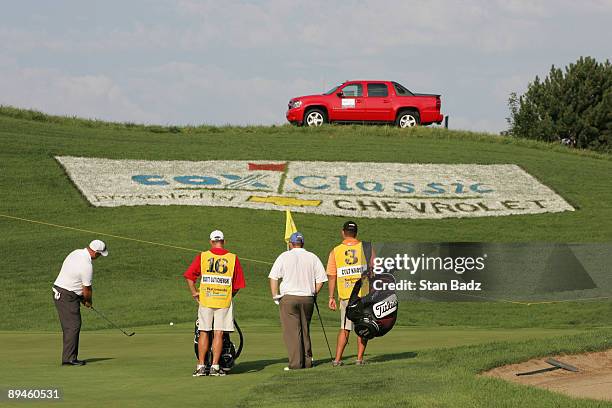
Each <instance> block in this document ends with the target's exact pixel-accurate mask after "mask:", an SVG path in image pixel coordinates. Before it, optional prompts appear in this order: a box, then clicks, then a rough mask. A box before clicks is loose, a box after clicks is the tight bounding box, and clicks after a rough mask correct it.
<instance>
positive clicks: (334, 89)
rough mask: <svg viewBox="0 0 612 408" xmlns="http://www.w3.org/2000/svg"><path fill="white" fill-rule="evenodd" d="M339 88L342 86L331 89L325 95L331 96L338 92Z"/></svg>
mask: <svg viewBox="0 0 612 408" xmlns="http://www.w3.org/2000/svg"><path fill="white" fill-rule="evenodd" d="M339 87H340V85H338V86H334V87H333V88H332V89H330V90H329V91H327V92H325V93H324V94H323V95H331V94H333V93H334V92H336V89H338V88H339Z"/></svg>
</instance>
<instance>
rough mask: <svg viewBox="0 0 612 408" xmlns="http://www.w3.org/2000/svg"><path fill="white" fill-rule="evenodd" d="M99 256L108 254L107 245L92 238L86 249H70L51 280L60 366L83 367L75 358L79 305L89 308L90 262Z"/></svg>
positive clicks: (90, 296) (78, 330)
mask: <svg viewBox="0 0 612 408" xmlns="http://www.w3.org/2000/svg"><path fill="white" fill-rule="evenodd" d="M100 255H102V256H106V255H108V248H106V244H105V243H104V242H103V241H100V240H99V239H95V240H93V241H91V243H90V244H89V246H88V247H87V248H83V249H76V250H74V251H72V252H71V253H70V254H68V256H67V257H66V259H64V263H63V264H62V269H61V270H60V273H59V275H57V279H55V282H54V283H53V288H52V289H53V300H54V302H55V308H56V309H57V314H58V315H59V320H60V323H61V325H62V332H63V333H64V337H63V345H64V347H63V352H62V365H72V366H82V365H85V361H83V360H79V359H78V354H79V334H80V332H81V307H80V303H83V305H84V306H85V307H91V299H92V295H93V289H92V280H93V264H92V261H93V260H94V259H97V258H98V257H99V256H100Z"/></svg>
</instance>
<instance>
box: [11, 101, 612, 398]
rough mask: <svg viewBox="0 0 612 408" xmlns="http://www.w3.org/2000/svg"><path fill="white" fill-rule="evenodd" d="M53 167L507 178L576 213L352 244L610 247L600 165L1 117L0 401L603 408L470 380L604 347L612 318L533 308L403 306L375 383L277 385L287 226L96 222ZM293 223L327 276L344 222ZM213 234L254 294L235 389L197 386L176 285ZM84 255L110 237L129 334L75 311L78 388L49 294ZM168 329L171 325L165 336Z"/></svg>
mask: <svg viewBox="0 0 612 408" xmlns="http://www.w3.org/2000/svg"><path fill="white" fill-rule="evenodd" d="M347 146H351V149H350V152H347ZM56 155H72V156H84V157H102V158H115V159H121V158H125V159H127V158H129V159H148V160H212V159H215V160H224V159H226V160H229V159H234V160H240V159H242V160H326V161H342V160H351V161H374V162H401V163H482V164H489V163H514V164H518V165H520V166H521V167H522V168H524V169H525V170H526V171H528V172H529V173H530V174H532V175H533V176H535V177H537V178H538V179H539V180H541V181H542V182H543V183H544V184H546V185H547V186H549V187H551V188H553V189H554V190H555V191H557V192H558V193H559V194H560V195H561V196H563V197H564V198H565V199H566V200H568V201H569V202H570V203H571V204H572V205H573V206H574V207H575V208H576V209H577V211H575V212H565V213H557V214H542V215H525V216H507V217H485V218H472V219H443V220H396V219H386V220H385V219H359V220H357V221H358V222H359V225H360V231H361V232H360V235H361V236H362V237H363V238H364V239H369V240H374V241H387V242H453V241H464V242H465V241H478V242H535V241H537V242H610V241H611V240H612V189H611V188H610V187H611V186H610V182H609V175H610V174H612V160H611V159H612V156H609V155H601V154H596V153H592V152H584V151H576V150H571V149H567V148H565V147H562V146H558V145H549V144H544V143H538V142H532V141H522V140H515V139H511V138H505V137H499V136H493V135H487V134H477V133H469V132H457V131H448V130H444V129H428V128H417V129H410V130H399V129H395V128H389V127H362V126H326V127H323V128H319V129H304V128H295V127H290V126H280V127H210V126H200V127H182V128H181V127H173V126H167V127H163V126H140V125H134V124H118V123H107V122H100V121H91V120H82V119H78V118H64V117H54V116H48V115H44V114H42V113H38V112H33V111H26V110H19V109H15V108H10V107H0V175H1V177H0V231H1V233H2V234H1V236H0V254H1V257H0V271H1V273H0V307H1V309H2V310H3V311H5V313H4V316H3V319H2V320H1V321H0V339H1V340H2V344H3V348H2V350H0V359H1V360H2V361H3V362H4V365H3V367H2V369H0V384H2V385H5V384H6V385H11V386H14V387H18V386H19V387H33V386H41V387H48V386H50V385H54V384H55V385H57V386H61V387H62V388H63V390H64V394H65V397H64V402H63V405H65V406H81V405H82V401H83V400H92V401H100V402H99V404H102V403H103V404H104V405H105V406H118V407H119V406H134V407H136V406H151V403H154V404H158V405H160V404H161V405H164V406H185V405H188V404H193V402H194V401H196V400H198V398H200V400H204V399H205V398H206V399H207V400H209V401H215V402H216V403H217V405H220V406H244V407H258V406H265V407H272V406H283V407H286V406H300V407H309V406H325V407H336V406H338V407H343V406H347V401H349V400H350V401H351V404H354V405H365V404H367V406H371V407H372V406H386V407H387V406H397V407H400V406H401V407H404V406H419V407H420V406H432V407H434V406H435V407H456V406H474V407H491V406H496V407H515V406H545V407H557V406H575V407H604V406H610V404H608V403H605V402H594V401H587V400H572V399H569V398H568V397H565V396H560V395H556V394H553V393H551V392H547V391H543V390H538V389H531V388H524V387H521V386H517V385H514V384H507V383H505V382H503V381H500V380H497V379H491V378H481V377H478V376H477V375H476V374H477V373H479V372H481V371H483V370H486V369H489V368H491V367H494V366H497V365H501V364H505V363H510V362H517V361H521V360H526V359H529V358H532V357H537V356H546V355H549V354H551V353H562V352H580V351H588V350H596V349H602V348H608V347H609V344H610V343H609V341H610V340H609V339H610V336H611V334H612V329H610V327H612V302H610V301H591V302H588V301H587V302H564V303H553V304H538V305H533V306H529V307H527V306H524V305H516V304H508V303H492V302H485V303H480V302H479V303H429V302H411V303H407V304H402V305H401V312H400V317H399V321H398V325H397V326H396V328H394V330H393V331H392V332H391V333H389V334H388V335H387V336H385V337H383V338H380V339H375V340H373V341H372V342H371V344H370V346H369V347H368V357H367V358H368V360H369V361H370V363H371V364H370V365H369V366H366V367H356V366H349V367H343V368H341V369H340V371H338V369H332V368H331V367H330V366H329V365H328V364H326V365H325V366H322V367H317V368H316V369H315V370H311V371H308V370H306V371H304V372H291V373H285V372H283V371H282V367H283V366H284V363H285V361H286V354H285V351H284V348H283V345H282V341H281V335H280V329H279V327H278V311H277V308H276V307H275V306H274V304H273V303H272V302H271V301H270V299H269V294H268V282H267V273H268V268H269V264H268V263H269V262H272V261H273V260H274V259H275V257H276V256H277V255H278V254H279V253H280V252H281V251H282V250H283V248H284V242H283V239H282V234H283V232H284V214H283V213H281V212H277V211H257V210H247V209H237V208H213V207H188V206H180V207H179V206H174V207H170V206H168V207H161V206H140V207H117V208H95V207H92V206H90V205H89V204H88V203H87V202H86V200H85V199H84V198H83V197H82V196H81V194H80V193H79V192H78V190H77V189H76V187H75V186H74V185H73V184H72V183H71V181H70V180H69V179H68V177H67V176H66V174H65V173H64V171H63V169H62V168H61V167H60V166H59V165H58V163H57V162H56V161H55V160H54V158H53V156H56ZM8 217H18V218H21V219H28V220H35V221H38V222H42V223H47V224H41V223H32V222H27V221H23V220H18V219H15V218H8ZM294 218H295V221H296V223H297V225H298V227H299V229H300V230H301V231H302V232H304V234H305V236H306V239H307V245H308V249H310V250H312V251H314V252H315V253H317V254H318V255H319V256H320V257H321V258H322V259H325V258H326V256H327V253H328V251H329V250H330V249H331V248H332V247H333V246H334V245H335V244H336V243H337V242H338V240H339V236H338V235H339V230H340V228H341V225H342V223H343V222H344V219H343V218H341V217H331V216H320V215H311V214H294ZM48 224H54V225H56V226H52V225H48ZM57 225H61V226H67V227H70V228H74V229H65V228H58V227H57ZM215 228H221V229H223V231H224V232H225V235H226V237H227V245H228V247H229V248H230V249H231V250H232V251H234V252H236V253H238V255H239V256H240V257H241V258H242V260H243V265H244V266H245V272H246V279H247V289H245V290H243V291H242V292H241V293H240V294H239V297H238V298H237V299H236V317H237V319H238V321H239V322H240V324H241V326H242V327H243V329H244V331H245V337H246V342H247V343H246V346H245V352H244V354H243V356H241V357H240V359H239V361H238V365H237V367H236V369H235V371H234V372H233V373H232V375H230V376H228V377H226V378H223V379H215V378H205V379H201V378H198V379H192V378H191V377H190V370H191V369H192V368H193V354H192V353H193V351H192V344H191V336H192V334H191V331H192V327H193V326H192V325H193V323H192V322H193V320H194V318H195V304H194V303H193V301H192V300H191V299H190V296H189V294H188V293H187V290H186V288H185V286H186V285H185V283H184V281H183V279H182V277H181V274H182V272H183V271H184V270H185V268H186V267H187V265H188V264H189V262H190V261H191V259H192V258H193V256H194V255H195V251H190V250H186V249H179V248H172V247H183V248H205V247H206V245H207V240H208V234H209V232H210V231H211V230H212V229H215ZM78 229H80V230H87V231H96V232H98V234H92V233H89V232H83V231H79V230H78ZM100 234H107V235H100ZM122 237H125V238H130V239H124V238H122ZM93 238H103V239H104V240H105V241H106V242H107V244H108V245H109V248H110V253H111V254H110V256H109V257H107V258H103V259H100V260H98V261H96V264H95V283H94V288H95V290H94V304H95V305H96V306H97V307H98V308H99V309H101V310H103V311H104V312H105V313H106V314H107V315H108V316H109V317H111V318H112V319H114V320H116V321H117V322H119V323H120V324H121V325H123V326H127V327H131V328H135V329H136V332H137V335H136V336H134V337H130V338H125V337H122V336H121V335H120V333H117V332H116V331H114V330H99V329H101V328H106V327H107V324H106V323H105V322H104V321H101V320H100V319H98V318H96V317H95V316H94V315H92V314H91V313H89V312H88V311H83V317H84V329H85V330H87V331H86V332H85V333H83V339H82V348H81V350H82V352H81V354H82V356H83V357H84V358H90V359H91V360H90V363H91V364H88V366H86V367H83V368H82V369H81V368H78V369H77V370H85V371H70V370H71V368H61V367H58V364H57V358H58V357H59V350H60V343H61V336H60V335H59V334H58V333H56V332H57V331H58V330H59V324H58V322H57V317H56V312H55V309H54V307H53V304H52V301H51V291H50V286H51V284H52V282H53V280H54V279H55V276H56V275H57V273H58V271H59V268H60V265H61V263H62V261H63V259H64V257H65V255H66V254H67V253H68V252H70V251H71V250H73V249H75V248H79V247H84V246H85V245H86V244H87V243H88V242H89V241H90V240H91V239H93ZM137 240H140V241H149V242H155V243H161V244H165V245H168V246H159V245H153V244H151V243H146V242H139V241H137ZM324 309H325V310H324ZM326 309H327V308H322V309H321V310H322V313H323V320H324V321H325V324H326V327H327V330H328V336H330V333H331V336H330V339H332V341H333V337H334V334H335V332H336V328H337V324H338V316H337V315H336V314H333V313H332V312H330V311H328V310H326ZM170 321H173V322H175V323H178V324H176V325H174V326H168V322H170ZM319 330H320V328H319V326H318V322H313V342H314V346H313V349H314V351H315V356H316V359H317V360H318V361H320V362H327V361H329V360H328V359H327V357H326V354H327V348H326V346H325V345H324V343H323V339H322V334H321V332H320V331H319ZM570 336H571V337H570ZM24 345H27V347H24ZM354 349H355V344H354V339H353V340H352V342H351V344H350V345H349V348H348V349H347V357H349V361H352V359H353V357H354V355H353V354H354V351H355V350H354ZM67 370H68V371H67ZM83 373H85V374H83ZM217 380H218V381H217ZM202 381H203V382H204V383H208V384H204V385H205V386H206V396H205V397H203V396H202V395H200V394H197V393H196V392H195V391H194V390H195V389H197V388H198V387H199V386H201V385H199V384H201V383H202ZM209 381H212V382H213V383H215V384H212V385H213V386H210V385H211V384H210V383H209ZM196 383H199V384H196ZM361 385H366V386H365V387H362V386H361ZM372 390H376V391H377V392H369V391H372ZM347 395H348V397H347ZM347 398H348V399H347ZM9 406H10V404H9ZM15 406H19V405H18V404H15Z"/></svg>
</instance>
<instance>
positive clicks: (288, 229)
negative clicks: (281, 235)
mask: <svg viewBox="0 0 612 408" xmlns="http://www.w3.org/2000/svg"><path fill="white" fill-rule="evenodd" d="M285 213H286V215H287V218H286V221H285V242H286V243H287V245H289V238H290V237H291V234H293V233H294V232H297V228H295V223H294V222H293V217H292V216H291V211H289V210H285Z"/></svg>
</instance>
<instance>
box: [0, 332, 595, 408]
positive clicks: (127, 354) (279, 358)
mask: <svg viewBox="0 0 612 408" xmlns="http://www.w3.org/2000/svg"><path fill="white" fill-rule="evenodd" d="M243 329H244V334H245V349H244V353H243V355H242V356H241V357H240V359H239V360H238V362H239V363H238V365H237V366H236V367H235V369H234V370H233V372H232V374H230V375H229V376H227V377H225V378H211V377H207V378H192V377H191V371H192V370H193V364H194V357H193V347H192V345H191V343H190V341H191V339H192V326H191V325H188V324H181V325H176V326H174V327H170V326H167V325H166V326H163V327H162V326H157V327H146V328H136V332H137V334H136V335H135V336H134V337H130V338H127V337H123V336H122V335H121V334H120V333H118V332H116V331H106V330H104V331H98V332H87V333H84V334H83V336H82V341H81V343H82V352H81V356H82V358H85V359H90V363H89V364H88V365H87V366H85V367H60V366H59V365H58V361H59V357H60V356H59V350H60V347H61V338H60V336H58V335H56V334H54V333H32V332H3V333H0V336H1V338H2V342H3V347H2V350H0V359H1V360H2V362H3V364H2V367H1V368H0V385H3V386H11V387H29V388H32V387H50V386H55V387H60V388H61V389H62V390H63V394H64V401H63V402H62V403H61V405H62V406H65V407H77V406H82V404H83V401H90V402H94V401H95V402H96V405H101V404H102V403H103V404H104V406H108V407H125V406H130V407H150V406H151V403H152V402H153V401H154V405H155V406H168V407H170V406H172V407H174V406H193V405H194V404H204V403H206V402H209V401H216V405H218V406H223V407H225V406H248V407H252V406H254V407H260V406H262V407H268V406H290V407H292V406H347V403H346V400H345V398H347V399H349V400H351V401H353V404H351V405H356V402H358V401H362V402H367V403H368V404H369V405H368V406H383V405H388V404H386V403H385V401H389V402H390V406H410V404H408V405H406V404H405V402H406V401H409V402H410V401H411V403H412V404H416V403H417V402H418V403H419V405H424V406H427V405H435V404H434V401H436V398H440V399H439V401H440V404H439V405H435V406H459V405H458V404H457V403H455V402H461V401H473V400H475V399H476V398H477V395H476V394H475V393H474V390H475V389H476V388H478V389H479V390H480V391H479V393H480V394H481V395H485V396H486V399H485V400H483V402H482V403H481V405H474V406H487V405H485V404H484V402H486V401H489V402H490V401H491V400H492V399H493V398H494V396H495V394H496V391H495V390H496V389H497V388H498V387H502V389H504V394H505V395H506V396H507V395H512V394H513V393H515V394H516V391H517V388H514V389H512V388H508V387H510V386H507V387H506V386H505V385H504V384H503V383H501V382H499V383H496V382H494V381H491V380H484V381H483V380H482V379H478V378H476V377H474V376H473V375H472V373H475V372H478V371H480V370H482V369H484V368H487V367H488V366H490V365H491V364H494V363H498V362H503V361H507V360H508V359H509V358H515V357H520V356H522V355H526V353H528V352H529V350H530V349H529V347H527V346H521V348H520V351H518V352H512V353H509V354H505V353H506V352H507V350H508V343H504V342H505V341H523V342H524V341H528V343H526V344H527V345H530V344H531V345H532V344H533V343H534V342H533V341H531V340H528V339H538V340H540V341H541V340H543V339H553V338H554V336H559V335H563V334H575V333H578V331H576V330H559V329H552V330H545V329H519V330H508V329H493V330H466V329H460V328H439V329H433V330H431V329H407V328H396V329H395V330H394V331H393V332H392V333H390V334H389V336H386V337H383V338H380V339H376V340H374V341H372V342H371V344H370V351H369V358H370V362H371V364H370V365H369V366H366V367H355V366H346V367H342V368H341V369H339V370H338V369H332V368H331V366H330V365H329V364H328V361H329V358H328V357H326V354H327V349H326V346H325V344H324V342H323V336H322V333H321V332H320V330H319V329H318V328H317V327H316V326H315V327H313V329H314V330H313V336H312V337H313V350H314V353H315V357H316V358H317V360H318V361H319V362H320V363H321V366H319V367H316V368H315V369H313V370H311V371H308V372H290V373H286V372H283V371H282V368H283V367H284V366H285V365H286V354H285V349H284V346H283V344H282V336H281V333H280V328H278V327H272V326H262V325H259V326H251V325H246V326H245V327H244V328H243ZM583 337H584V335H583ZM586 338H587V339H588V340H589V341H591V342H593V344H597V342H598V341H599V342H600V341H601V335H597V336H596V335H589V336H586ZM492 342H493V344H492V345H484V346H476V344H477V343H492ZM23 344H28V352H27V353H24V352H23ZM575 344H578V342H576V343H575ZM451 346H467V347H465V348H459V349H448V347H451ZM479 347H480V348H479ZM355 348H356V345H355V343H354V341H353V342H352V343H351V344H350V345H349V349H347V356H349V359H348V360H347V361H354V352H355ZM434 348H437V349H438V351H435V350H434ZM479 349H480V350H483V351H486V353H487V354H486V356H485V355H483V356H478V351H477V350H479ZM464 365H467V367H465V368H463V366H464ZM355 384H366V386H365V387H363V390H372V389H373V388H374V387H376V388H377V389H378V390H379V393H378V395H379V396H382V397H379V398H377V399H373V397H372V393H369V392H368V393H365V392H359V391H358V390H357V391H356V390H355ZM341 389H343V390H344V391H343V392H339V390H341ZM442 389H444V391H443V392H440V391H441V390H442ZM508 390H509V391H508ZM353 393H354V395H353ZM544 394H545V393H544V392H542V391H538V392H532V391H529V392H527V394H526V396H525V397H523V400H524V401H527V399H528V398H531V397H532V396H534V395H535V396H536V397H538V398H539V397H541V396H542V395H544ZM544 397H545V399H548V400H549V401H555V402H564V401H569V399H567V398H565V397H560V396H559V397H557V396H549V395H544ZM343 401H344V402H343ZM393 401H397V402H396V403H395V405H394V403H393ZM421 402H424V404H420V403H421ZM460 405H461V406H466V405H465V404H460ZM3 406H4V405H3ZM15 406H19V405H18V404H15ZM488 406H493V405H490V404H489V405H488ZM495 406H499V405H495ZM507 406H510V405H507ZM576 406H580V407H592V406H596V405H594V404H588V403H582V404H579V405H576Z"/></svg>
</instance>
